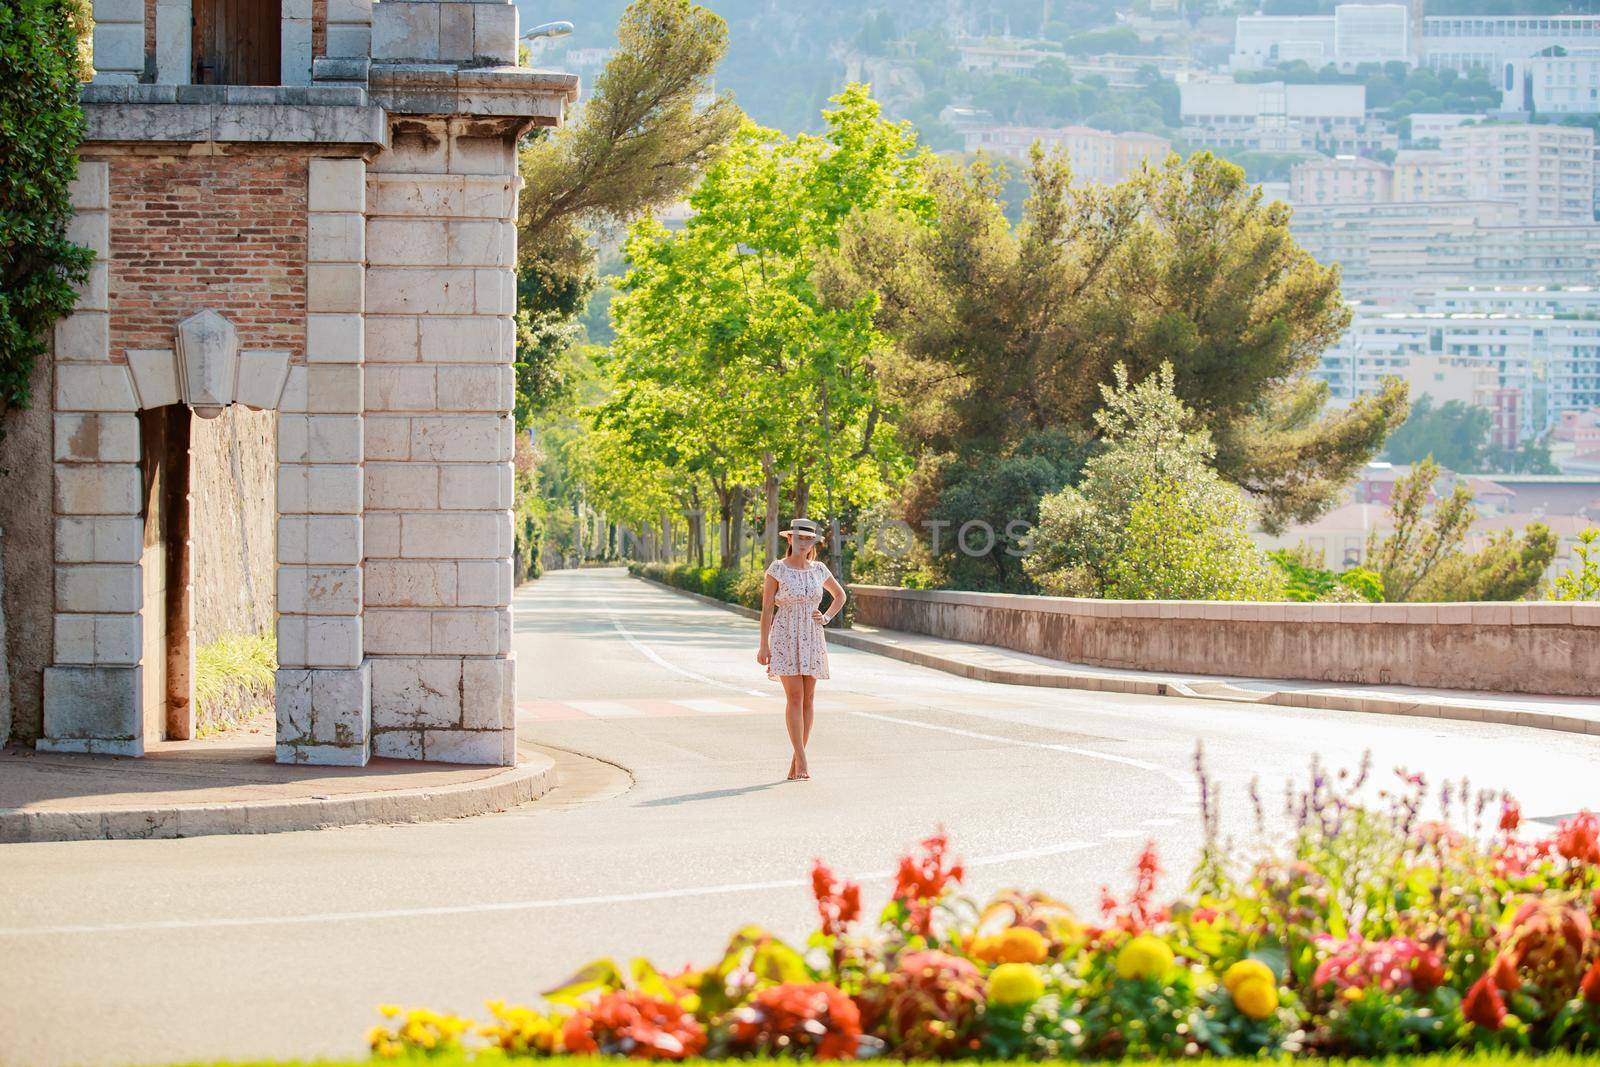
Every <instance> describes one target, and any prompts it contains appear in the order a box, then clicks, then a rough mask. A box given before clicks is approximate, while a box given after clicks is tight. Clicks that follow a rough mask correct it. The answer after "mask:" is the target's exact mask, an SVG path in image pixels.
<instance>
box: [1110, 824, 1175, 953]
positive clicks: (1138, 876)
mask: <svg viewBox="0 0 1600 1067" xmlns="http://www.w3.org/2000/svg"><path fill="white" fill-rule="evenodd" d="M1160 876H1161V863H1160V861H1159V860H1157V859H1156V843H1155V842H1154V841H1146V842H1145V846H1144V851H1143V852H1140V853H1139V859H1138V861H1137V862H1136V863H1135V864H1134V867H1133V892H1132V893H1131V894H1129V896H1128V899H1127V902H1126V903H1118V902H1117V898H1116V897H1114V896H1112V895H1111V890H1110V889H1109V888H1107V887H1106V886H1101V887H1100V912H1101V914H1103V915H1105V916H1106V917H1107V918H1109V919H1114V920H1115V924H1116V925H1117V926H1119V927H1121V928H1122V929H1124V930H1126V931H1128V932H1129V933H1132V934H1138V933H1143V932H1144V931H1145V930H1147V929H1148V928H1149V927H1150V926H1152V925H1153V924H1155V923H1158V922H1161V921H1163V920H1164V919H1166V917H1167V910H1166V909H1165V908H1158V907H1156V906H1154V904H1153V903H1152V900H1153V898H1154V897H1155V893H1156V879H1157V878H1159V877H1160Z"/></svg>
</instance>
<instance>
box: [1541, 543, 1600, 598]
mask: <svg viewBox="0 0 1600 1067" xmlns="http://www.w3.org/2000/svg"><path fill="white" fill-rule="evenodd" d="M1572 554H1573V557H1574V566H1573V568H1572V569H1571V570H1570V571H1568V572H1566V573H1565V574H1560V575H1557V576H1556V580H1555V581H1554V582H1552V583H1551V587H1550V599H1551V600H1600V530H1597V529H1593V528H1590V529H1587V530H1585V531H1583V533H1581V534H1579V535H1578V543H1577V544H1576V545H1575V546H1573V549H1572Z"/></svg>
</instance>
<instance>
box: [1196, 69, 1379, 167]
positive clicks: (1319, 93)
mask: <svg viewBox="0 0 1600 1067" xmlns="http://www.w3.org/2000/svg"><path fill="white" fill-rule="evenodd" d="M1178 92H1179V100H1180V102H1179V111H1180V114H1181V116H1182V122H1183V133H1184V137H1185V138H1186V139H1187V140H1189V141H1191V142H1194V143H1200V144H1210V145H1217V146H1220V147H1225V148H1252V149H1259V150H1261V151H1268V152H1312V151H1318V150H1322V151H1332V152H1340V153H1347V154H1351V155H1355V154H1357V153H1360V152H1363V151H1369V152H1370V151H1381V150H1382V149H1384V148H1394V147H1396V146H1397V145H1398V144H1399V140H1398V138H1397V137H1396V136H1395V135H1394V133H1393V132H1391V131H1390V130H1389V129H1388V128H1387V126H1386V125H1384V124H1381V123H1369V122H1368V121H1367V117H1366V103H1367V89H1366V86H1364V85H1288V84H1285V83H1284V82H1234V81H1226V82H1220V81H1219V82H1185V83H1183V84H1182V85H1180V86H1178Z"/></svg>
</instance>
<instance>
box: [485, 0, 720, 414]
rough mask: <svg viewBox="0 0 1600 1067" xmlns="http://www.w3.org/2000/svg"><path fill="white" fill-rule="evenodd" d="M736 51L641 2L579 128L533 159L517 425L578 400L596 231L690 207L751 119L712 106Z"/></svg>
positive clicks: (684, 6)
mask: <svg viewBox="0 0 1600 1067" xmlns="http://www.w3.org/2000/svg"><path fill="white" fill-rule="evenodd" d="M726 50H727V27H726V25H725V24H724V23H723V21H722V19H721V18H719V17H718V16H716V15H714V14H712V13H711V12H710V11H707V10H706V9H705V8H703V7H700V6H698V5H696V4H692V3H690V2H689V0H633V2H632V3H630V4H629V6H628V9H627V10H626V11H625V12H624V13H623V16H622V22H621V25H620V26H619V27H618V30H617V51H616V54H615V55H613V56H612V57H611V59H610V61H609V62H608V63H607V64H606V69H605V71H604V73H602V74H601V75H600V78H599V80H598V82H597V83H596V85H595V90H594V94H593V96H592V97H590V99H589V100H588V102H587V103H586V104H585V105H584V107H583V110H582V112H581V113H580V115H579V116H578V117H577V120H576V121H574V122H571V123H569V124H568V125H566V126H564V127H563V128H561V129H560V130H557V131H556V132H555V133H553V134H548V135H546V136H543V137H540V138H537V139H535V140H533V141H531V142H529V143H528V144H527V146H526V147H525V148H524V149H523V151H522V159H521V164H520V170H521V173H522V177H523V181H524V182H525V183H526V185H525V188H524V189H523V192H522V196H521V198H520V200H519V205H520V206H519V211H520V212H521V214H520V215H519V217H518V235H517V236H518V283H517V342H518V343H517V351H518V361H517V406H516V414H517V424H518V426H519V427H524V428H525V427H527V426H528V425H529V424H530V423H531V422H532V421H533V418H534V417H535V415H536V414H538V413H539V412H542V411H548V410H550V409H552V408H553V407H555V406H556V405H558V404H560V403H562V402H563V401H566V400H569V399H570V398H571V384H570V382H568V381H567V370H568V361H567V360H566V359H565V358H564V354H565V352H566V350H567V348H569V347H570V346H571V345H572V344H573V343H574V341H576V340H577V339H578V337H579V336H580V331H579V329H578V327H577V325H576V323H575V322H574V318H575V316H577V315H578V314H579V313H580V312H581V311H583V310H584V308H585V306H586V305H587V302H588V299H589V296H590V294H591V293H592V292H593V290H594V288H595V286H596V284H597V280H596V278H595V273H594V260H595V255H594V250H593V248H592V247H591V245H590V242H589V233H588V230H587V229H586V227H590V226H608V225H610V226H614V225H621V224H625V223H627V222H628V221H630V220H632V219H633V218H635V217H636V216H638V215H639V214H640V213H642V212H644V211H647V210H649V209H650V208H653V207H658V206H660V205H662V204H665V203H669V202H670V201H672V200H674V199H676V198H677V197H678V196H680V195H681V194H682V193H683V192H684V190H686V189H687V188H688V187H689V186H690V185H691V184H693V182H694V181H695V180H696V179H697V178H698V177H699V176H700V174H701V173H702V172H703V171H704V169H705V167H706V166H707V165H708V164H709V163H710V162H711V161H712V160H713V159H715V158H716V156H717V153H718V152H719V151H721V149H722V147H723V145H725V144H726V143H727V140H728V138H729V137H730V136H731V135H732V133H733V131H734V129H735V128H737V126H738V124H739V123H740V122H741V121H742V120H743V116H742V115H741V113H740V111H739V109H738V108H737V107H735V106H734V104H733V102H732V100H731V98H729V97H728V96H727V95H726V94H724V95H722V96H719V97H715V98H713V99H712V100H711V102H710V103H709V104H707V105H705V106H700V103H701V101H702V98H703V97H704V96H705V95H708V94H709V93H710V91H711V85H712V75H713V73H714V71H715V70H716V66H717V62H718V61H719V60H720V59H721V58H722V56H723V54H724V53H725V52H726Z"/></svg>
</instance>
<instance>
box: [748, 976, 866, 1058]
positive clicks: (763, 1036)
mask: <svg viewBox="0 0 1600 1067" xmlns="http://www.w3.org/2000/svg"><path fill="white" fill-rule="evenodd" d="M732 1038H733V1043H734V1045H735V1046H737V1047H738V1048H739V1050H740V1051H741V1052H746V1053H754V1054H757V1055H767V1056H776V1055H780V1054H783V1053H791V1054H792V1053H797V1052H810V1053H812V1054H814V1055H815V1056H816V1058H817V1059H819V1060H850V1059H855V1057H856V1052H857V1050H858V1049H859V1048H860V1046H861V1010H860V1009H859V1008H857V1007H856V1002H855V1001H853V1000H851V999H850V998H849V997H847V996H845V995H844V993H842V992H841V991H840V990H839V988H838V987H837V986H835V985H831V984H830V983H828V982H790V983H786V984H784V985H776V986H769V987H768V988H766V989H763V990H761V991H760V992H759V993H757V994H756V995H755V996H754V997H752V998H751V1000H750V1002H749V1003H748V1004H746V1005H745V1006H744V1007H742V1008H740V1009H739V1010H738V1011H737V1012H735V1013H734V1017H733V1029H732Z"/></svg>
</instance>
